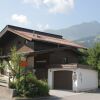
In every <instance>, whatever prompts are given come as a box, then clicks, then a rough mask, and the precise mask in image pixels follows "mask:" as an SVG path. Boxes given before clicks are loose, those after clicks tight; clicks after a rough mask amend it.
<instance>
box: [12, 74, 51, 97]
mask: <svg viewBox="0 0 100 100" xmlns="http://www.w3.org/2000/svg"><path fill="white" fill-rule="evenodd" d="M11 87H15V89H16V91H17V94H18V96H27V97H34V96H47V95H48V94H49V88H48V85H47V83H46V82H45V81H42V80H38V79H37V78H36V76H35V75H33V74H32V73H27V74H26V75H23V76H21V77H20V80H16V82H14V83H11Z"/></svg>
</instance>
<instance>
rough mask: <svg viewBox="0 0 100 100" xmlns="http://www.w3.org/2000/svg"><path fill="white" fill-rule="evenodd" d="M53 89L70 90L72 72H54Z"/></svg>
mask: <svg viewBox="0 0 100 100" xmlns="http://www.w3.org/2000/svg"><path fill="white" fill-rule="evenodd" d="M54 89H67V90H72V71H66V70H64V71H54Z"/></svg>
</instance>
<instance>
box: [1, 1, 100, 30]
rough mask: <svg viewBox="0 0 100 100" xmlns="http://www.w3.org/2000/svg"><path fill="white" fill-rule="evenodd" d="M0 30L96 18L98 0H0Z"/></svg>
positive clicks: (50, 26) (55, 26) (99, 18)
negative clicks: (10, 26)
mask: <svg viewBox="0 0 100 100" xmlns="http://www.w3.org/2000/svg"><path fill="white" fill-rule="evenodd" d="M0 13H1V14H0V30H2V29H3V28H4V27H5V26H6V25H8V24H10V25H15V26H20V27H24V28H30V29H34V30H41V31H43V30H47V29H61V28H66V27H69V26H72V25H75V24H80V23H83V22H90V21H98V22H100V0H2V1H1V2H0Z"/></svg>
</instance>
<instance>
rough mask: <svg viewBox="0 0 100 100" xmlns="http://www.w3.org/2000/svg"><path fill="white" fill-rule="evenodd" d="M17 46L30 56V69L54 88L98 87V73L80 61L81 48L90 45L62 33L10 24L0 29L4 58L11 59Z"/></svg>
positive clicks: (82, 88)
mask: <svg viewBox="0 0 100 100" xmlns="http://www.w3.org/2000/svg"><path fill="white" fill-rule="evenodd" d="M13 46H16V48H17V52H18V53H24V54H25V55H26V56H25V57H26V60H27V63H28V67H27V68H28V70H30V71H33V73H35V74H36V76H37V78H38V79H44V80H48V85H49V86H50V88H51V89H53V88H54V89H68V90H73V91H81V90H89V89H95V88H97V86H98V74H97V72H96V71H94V70H91V69H90V68H89V67H88V66H83V65H80V64H78V63H79V60H80V59H81V53H80V51H79V49H86V48H85V47H83V46H80V45H78V44H75V43H73V42H71V41H69V40H66V39H63V37H62V36H60V35H54V34H49V33H45V32H40V31H35V30H30V29H26V28H21V27H16V26H11V25H7V26H6V27H5V28H4V29H3V30H2V31H1V32H0V50H1V52H0V59H8V57H9V55H10V51H11V48H12V47H13Z"/></svg>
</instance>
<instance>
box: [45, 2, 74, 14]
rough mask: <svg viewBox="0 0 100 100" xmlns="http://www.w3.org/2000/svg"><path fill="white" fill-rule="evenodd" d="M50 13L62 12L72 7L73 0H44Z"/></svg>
mask: <svg viewBox="0 0 100 100" xmlns="http://www.w3.org/2000/svg"><path fill="white" fill-rule="evenodd" d="M44 3H45V4H46V5H47V6H48V7H49V12H51V13H63V12H65V11H69V10H70V9H72V8H73V7H74V0H44Z"/></svg>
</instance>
